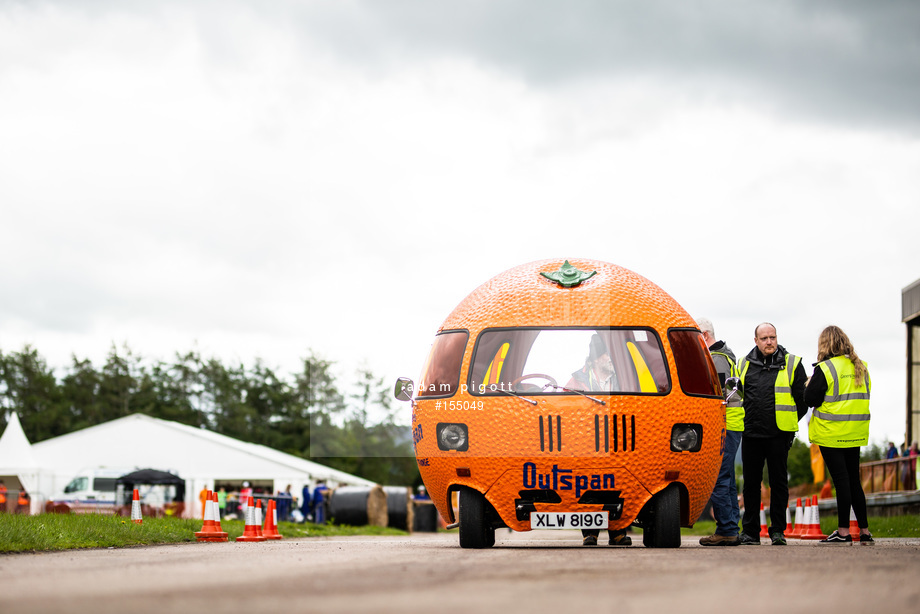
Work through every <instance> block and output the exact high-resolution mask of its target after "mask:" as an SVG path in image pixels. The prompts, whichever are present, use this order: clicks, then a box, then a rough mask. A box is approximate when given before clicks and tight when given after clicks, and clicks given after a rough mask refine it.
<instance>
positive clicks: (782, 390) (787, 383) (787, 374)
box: [740, 354, 802, 433]
mask: <svg viewBox="0 0 920 614" xmlns="http://www.w3.org/2000/svg"><path fill="white" fill-rule="evenodd" d="M801 362H802V359H801V358H799V357H798V356H795V355H793V354H786V368H784V369H780V370H779V371H777V372H776V381H775V382H774V383H773V406H774V408H775V410H776V426H777V427H778V428H779V430H781V431H790V432H792V433H794V432H796V431H797V430H799V414H798V413H797V411H796V408H795V400H794V399H793V398H792V385H791V378H792V377H793V375H794V374H795V370H796V369H797V368H798V367H799V364H800V363H801ZM750 364H751V363H750V361H748V359H747V356H745V357H744V358H742V359H741V364H740V370H741V386H742V387H743V386H744V376H745V374H746V373H747V370H748V366H749V365H750Z"/></svg>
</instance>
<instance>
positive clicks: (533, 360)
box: [468, 328, 670, 395]
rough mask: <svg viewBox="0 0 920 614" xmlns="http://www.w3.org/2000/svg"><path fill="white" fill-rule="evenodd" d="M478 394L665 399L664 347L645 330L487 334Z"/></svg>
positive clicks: (475, 374)
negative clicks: (579, 394) (652, 396)
mask: <svg viewBox="0 0 920 614" xmlns="http://www.w3.org/2000/svg"><path fill="white" fill-rule="evenodd" d="M468 386H469V389H470V391H471V392H472V393H473V394H503V393H507V392H513V393H515V394H524V395H527V394H574V393H576V392H582V393H589V394H666V393H667V392H668V391H669V390H670V379H669V376H668V369H667V363H666V362H665V358H664V354H663V352H662V350H661V342H660V341H659V339H658V335H657V334H655V332H654V331H652V330H650V329H645V328H629V329H624V328H505V329H489V330H485V331H483V332H482V333H481V334H480V335H479V338H478V339H477V342H476V350H475V352H474V354H473V362H472V368H471V369H470V376H469V382H468Z"/></svg>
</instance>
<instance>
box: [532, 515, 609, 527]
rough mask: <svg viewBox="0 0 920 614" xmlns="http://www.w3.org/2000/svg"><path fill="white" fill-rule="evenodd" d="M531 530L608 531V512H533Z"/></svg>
mask: <svg viewBox="0 0 920 614" xmlns="http://www.w3.org/2000/svg"><path fill="white" fill-rule="evenodd" d="M530 528H531V529H606V528H607V512H555V513H554V512H531V513H530Z"/></svg>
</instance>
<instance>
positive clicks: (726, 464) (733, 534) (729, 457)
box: [696, 318, 744, 546]
mask: <svg viewBox="0 0 920 614" xmlns="http://www.w3.org/2000/svg"><path fill="white" fill-rule="evenodd" d="M696 325H697V326H699V327H700V331H701V332H702V333H703V339H704V340H705V341H706V345H707V346H708V347H709V353H710V354H711V355H712V362H713V363H714V364H715V366H716V371H717V372H718V374H719V381H720V382H721V383H722V386H723V388H724V386H725V380H726V379H728V378H729V377H737V374H738V373H737V371H736V369H735V353H734V352H732V350H731V348H730V347H728V346H727V345H726V344H725V342H724V341H717V340H716V332H715V328H714V327H713V325H712V322H711V321H710V320H709V319H707V318H697V320H696ZM742 431H744V408H743V407H742V406H741V400H740V399H735V398H733V399H732V400H730V401H728V404H727V406H726V408H725V444H724V446H723V448H722V465H721V467H719V477H717V478H716V485H715V487H714V488H713V489H712V498H711V501H712V512H713V515H714V516H715V518H716V532H715V534H713V535H709V536H707V537H703V538H700V543H701V544H702V545H704V546H737V545H738V544H739V543H740V541H739V540H738V531H739V530H738V522H739V521H740V520H741V509H740V508H739V507H738V486H737V485H736V484H735V455H736V454H737V452H738V445H739V444H740V443H741V432H742Z"/></svg>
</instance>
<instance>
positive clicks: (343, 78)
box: [0, 0, 920, 444]
mask: <svg viewBox="0 0 920 614" xmlns="http://www.w3.org/2000/svg"><path fill="white" fill-rule="evenodd" d="M918 32H920V3H917V2H916V1H913V0H905V1H901V2H897V1H879V2H857V1H850V2H846V1H835V2H829V1H828V2H822V1H816V0H811V1H786V2H769V3H768V2H754V1H747V0H745V1H732V2H715V1H707V0H701V1H697V2H692V3H691V2H668V1H663V0H662V1H649V0H646V1H643V2H617V1H600V0H596V1H587V0H581V1H578V0H566V1H565V2H562V1H558V2H556V1H548V0H542V1H541V0H517V1H514V0H505V1H502V0H480V1H475V0H474V1H470V0H465V1H462V2H461V1H459V0H455V1H452V2H444V1H433V0H416V1H395V0H366V1H359V0H351V1H344V0H337V1H333V0H328V1H302V2H294V1H288V2H281V1H279V2H269V3H266V2H255V1H252V2H249V1H244V0H237V1H232V0H231V1H217V0H215V1H211V2H204V1H201V2H196V1H192V0H183V1H181V2H180V1H176V2H170V1H163V0H161V1H158V2H128V1H114V0H111V1H106V0H86V1H82V2H81V1H79V0H68V1H66V2H65V1H57V2H50V1H49V2H40V1H34V2H24V1H23V2H20V1H12V0H0V213H2V216H0V257H2V267H0V349H2V350H3V351H4V352H10V351H18V350H20V349H21V348H22V347H23V345H24V344H27V343H29V344H32V345H33V346H34V347H36V348H37V349H38V350H39V352H40V353H41V354H42V355H43V356H44V357H45V358H46V359H47V360H48V361H49V364H50V365H51V366H53V367H55V369H56V373H57V374H58V376H62V375H63V374H64V373H65V369H66V366H67V365H68V364H69V362H70V356H71V354H76V355H77V356H78V357H79V358H90V359H92V360H93V361H94V363H95V364H96V365H97V366H99V365H101V364H102V362H103V361H104V358H105V355H106V353H107V351H108V350H109V348H110V347H111V345H112V344H113V343H116V344H119V345H120V344H122V343H127V344H128V346H129V347H130V348H131V349H132V350H133V351H134V352H135V353H137V354H140V355H141V356H143V357H145V358H147V359H150V360H157V359H163V360H169V359H171V358H172V357H173V356H174V354H175V353H176V352H185V351H188V350H191V349H197V350H199V351H200V352H201V353H202V354H203V355H205V356H206V357H209V356H215V357H218V358H221V359H222V360H225V361H228V362H237V361H238V362H243V363H245V364H251V363H252V362H253V361H254V360H255V359H256V358H257V357H258V358H261V359H262V360H263V361H264V362H265V363H266V364H268V365H269V366H271V367H274V368H277V369H278V370H279V371H280V372H281V373H293V372H295V371H296V370H297V369H298V363H299V361H300V359H301V358H302V357H304V356H305V355H307V353H308V352H309V351H310V350H312V351H315V352H316V353H318V354H320V355H321V356H324V357H326V358H328V359H331V360H334V361H336V363H337V364H338V368H339V370H340V373H341V375H342V377H343V379H344V378H346V377H347V376H348V375H349V374H350V373H352V372H353V370H354V369H355V368H356V367H357V366H359V365H366V366H368V367H370V368H371V369H372V370H374V371H375V372H377V373H378V374H379V375H382V376H384V377H385V378H386V379H387V381H388V382H389V381H392V380H393V379H395V377H396V376H398V375H407V376H410V377H412V378H413V379H417V377H418V374H419V371H420V369H421V367H422V363H423V361H424V359H425V357H426V356H427V353H428V349H429V347H430V344H431V341H432V339H433V336H434V334H435V332H436V330H437V328H438V327H439V325H440V324H441V322H442V321H443V320H444V318H445V317H446V316H447V314H448V313H449V312H450V311H451V310H452V309H453V308H454V307H455V306H456V305H457V304H458V303H459V302H460V301H461V300H462V299H463V298H464V297H465V296H466V295H467V294H468V293H469V292H471V291H472V290H473V289H474V288H475V287H476V286H478V285H479V284H481V283H483V282H485V281H486V280H488V279H489V278H490V277H492V276H494V275H496V274H498V273H500V272H502V271H504V270H507V269H509V268H511V267H513V266H516V265H518V264H523V263H525V262H529V261H532V260H538V259H544V258H555V257H558V258H576V257H587V258H596V259H599V260H605V261H609V262H613V263H616V264H619V265H621V266H625V267H627V268H630V269H632V270H634V271H636V272H638V273H640V274H642V275H644V276H645V277H647V278H649V279H651V280H652V281H654V282H655V283H657V284H658V285H660V286H661V287H662V288H664V289H665V290H666V291H667V292H669V293H670V294H671V295H672V296H674V297H675V298H676V299H677V300H678V302H680V303H681V304H682V305H683V306H684V307H685V308H686V309H687V310H688V311H689V312H690V314H691V315H693V316H695V317H700V316H706V317H709V318H710V319H712V320H713V322H714V323H715V327H716V335H717V337H719V338H722V339H724V340H725V341H726V342H727V343H728V344H729V345H730V346H731V347H732V348H733V349H734V350H735V353H736V354H738V355H742V354H744V353H746V352H747V351H749V350H750V349H751V347H752V346H753V328H754V326H755V325H756V324H757V323H758V322H761V321H764V320H768V321H771V322H773V323H775V324H776V326H777V329H778V334H779V341H780V343H781V344H782V345H784V346H785V347H786V348H787V349H788V350H789V351H791V352H793V353H797V354H800V355H802V356H804V357H805V359H806V364H807V365H809V373H810V371H811V370H810V364H811V363H812V362H814V360H815V352H816V349H817V336H818V333H819V332H820V331H821V329H822V328H823V327H824V326H825V325H827V324H830V323H835V324H838V325H840V326H841V327H843V329H844V330H846V331H847V332H848V333H849V335H850V336H851V338H852V340H853V342H854V343H855V345H856V348H857V350H858V352H859V354H860V356H861V357H863V358H864V359H865V360H866V361H868V363H869V367H870V370H871V373H872V379H873V401H872V415H873V418H872V422H871V437H872V439H873V440H874V441H877V442H883V441H884V442H887V441H888V440H889V439H890V440H894V441H895V442H896V443H897V444H900V443H901V441H902V440H903V437H904V424H905V395H906V383H905V364H904V360H905V330H904V325H903V324H902V323H901V321H900V320H901V312H900V308H901V303H900V294H901V289H902V288H903V287H905V286H907V285H909V284H910V283H912V282H913V281H915V280H916V279H918V278H920V258H918V256H917V253H918V252H917V234H918V233H917V228H918V224H917V221H918V210H920V43H918V35H917V33H918ZM405 410H406V416H405V418H406V420H407V421H408V408H407V407H405Z"/></svg>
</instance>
